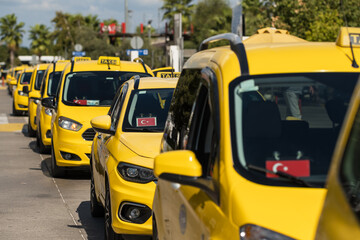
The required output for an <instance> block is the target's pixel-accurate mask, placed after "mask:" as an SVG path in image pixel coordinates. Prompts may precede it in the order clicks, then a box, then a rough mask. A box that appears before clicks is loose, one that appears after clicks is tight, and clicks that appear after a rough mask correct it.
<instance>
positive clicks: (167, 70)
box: [152, 67, 180, 78]
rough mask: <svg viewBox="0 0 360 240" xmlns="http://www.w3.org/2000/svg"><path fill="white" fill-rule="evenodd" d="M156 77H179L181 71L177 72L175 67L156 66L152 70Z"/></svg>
mask: <svg viewBox="0 0 360 240" xmlns="http://www.w3.org/2000/svg"><path fill="white" fill-rule="evenodd" d="M152 71H153V73H154V76H155V77H160V78H174V77H175V78H178V77H180V73H179V72H175V71H174V68H173V67H162V68H155V69H153V70H152Z"/></svg>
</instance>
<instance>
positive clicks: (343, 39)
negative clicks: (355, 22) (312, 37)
mask: <svg viewBox="0 0 360 240" xmlns="http://www.w3.org/2000/svg"><path fill="white" fill-rule="evenodd" d="M350 42H351V45H352V47H354V48H355V47H356V48H359V47H360V28H356V27H341V28H340V32H339V35H338V37H337V39H336V45H337V46H339V47H350Z"/></svg>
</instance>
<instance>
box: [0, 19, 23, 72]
mask: <svg viewBox="0 0 360 240" xmlns="http://www.w3.org/2000/svg"><path fill="white" fill-rule="evenodd" d="M24 25H25V24H24V23H23V22H20V23H17V17H16V16H15V14H8V15H6V16H4V17H2V18H0V36H1V38H0V40H2V41H4V42H5V44H6V45H7V48H8V50H9V53H10V66H11V67H14V64H15V54H16V51H17V50H18V48H19V46H20V44H21V42H22V37H23V34H24V32H25V31H24V29H23V28H24Z"/></svg>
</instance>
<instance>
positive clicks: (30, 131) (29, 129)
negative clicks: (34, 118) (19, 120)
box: [28, 114, 36, 137]
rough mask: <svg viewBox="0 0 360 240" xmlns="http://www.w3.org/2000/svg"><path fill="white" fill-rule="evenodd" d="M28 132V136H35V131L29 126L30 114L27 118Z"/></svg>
mask: <svg viewBox="0 0 360 240" xmlns="http://www.w3.org/2000/svg"><path fill="white" fill-rule="evenodd" d="M28 134H29V137H35V136H36V131H35V130H34V129H32V127H31V117H30V114H29V118H28Z"/></svg>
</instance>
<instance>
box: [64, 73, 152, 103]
mask: <svg viewBox="0 0 360 240" xmlns="http://www.w3.org/2000/svg"><path fill="white" fill-rule="evenodd" d="M134 75H139V76H140V77H145V76H146V77H148V76H150V75H149V74H146V73H135V72H117V71H116V72H110V71H104V72H101V71H94V72H75V73H70V74H68V75H67V76H66V80H65V83H64V92H63V102H64V104H67V105H73V106H76V105H79V106H110V105H111V103H112V100H113V98H114V96H115V93H116V90H117V89H118V87H119V86H120V85H121V84H122V83H124V82H125V81H127V80H129V79H130V78H131V77H132V76H134Z"/></svg>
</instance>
